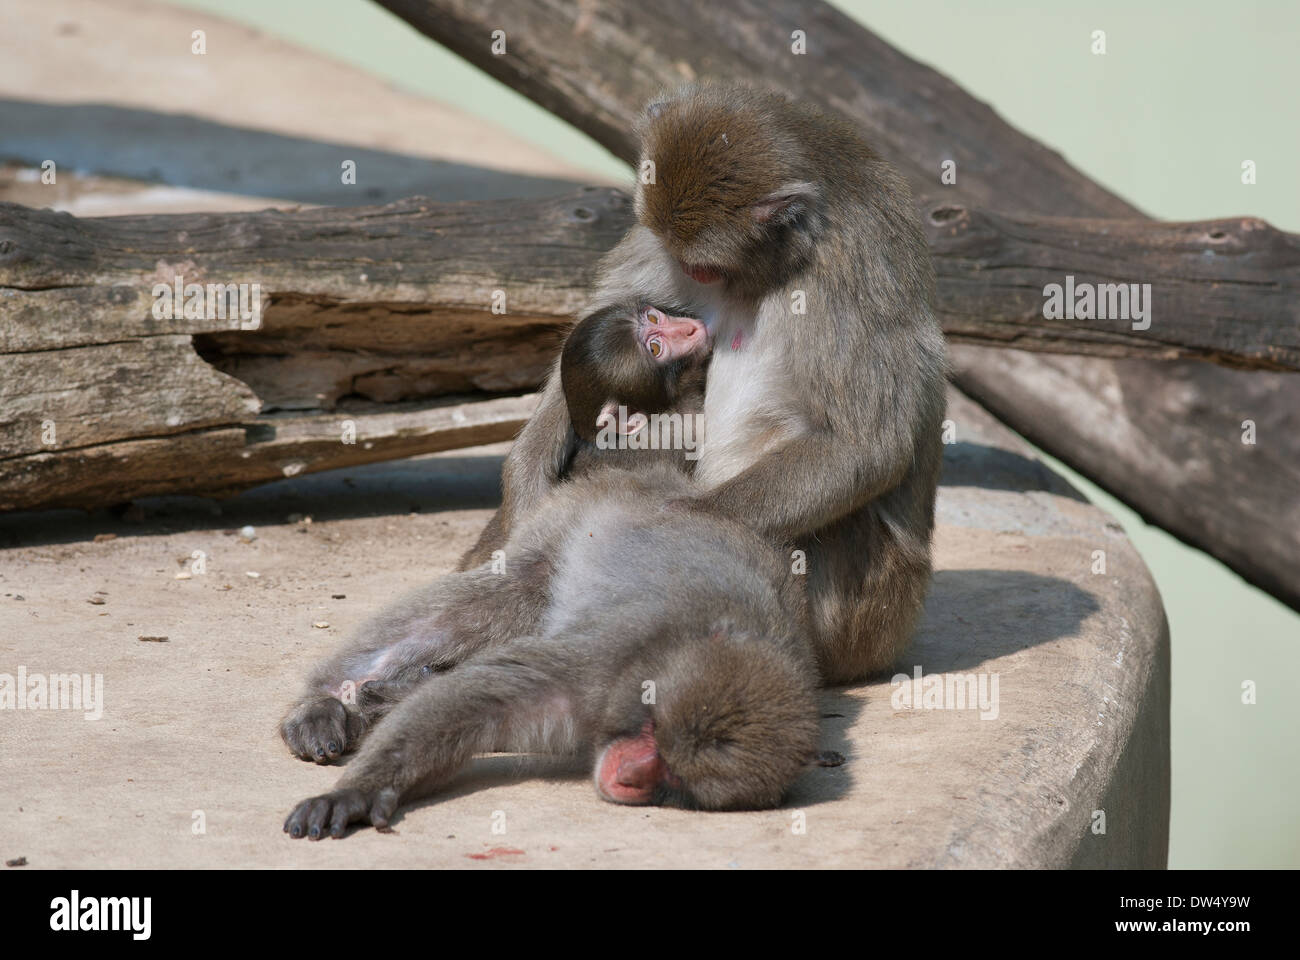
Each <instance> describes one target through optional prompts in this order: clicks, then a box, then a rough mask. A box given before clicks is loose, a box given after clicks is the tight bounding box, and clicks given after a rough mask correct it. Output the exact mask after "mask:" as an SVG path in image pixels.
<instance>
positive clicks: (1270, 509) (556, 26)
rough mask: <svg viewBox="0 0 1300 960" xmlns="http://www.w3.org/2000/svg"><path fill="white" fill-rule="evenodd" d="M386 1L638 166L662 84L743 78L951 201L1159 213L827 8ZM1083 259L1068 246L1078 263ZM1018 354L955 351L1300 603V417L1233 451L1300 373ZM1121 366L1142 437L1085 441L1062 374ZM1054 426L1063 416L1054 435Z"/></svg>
mask: <svg viewBox="0 0 1300 960" xmlns="http://www.w3.org/2000/svg"><path fill="white" fill-rule="evenodd" d="M378 2H380V3H381V4H382V5H383V6H385V7H387V8H388V9H389V10H391V11H393V12H394V13H396V14H397V15H398V16H401V17H403V18H404V19H406V20H407V21H408V22H409V23H411V24H412V25H413V26H415V28H416V29H418V30H421V31H422V32H424V33H425V34H427V35H429V36H430V37H433V38H434V39H435V40H438V41H439V42H441V43H443V44H444V45H446V46H447V47H449V48H451V49H452V50H454V51H456V52H457V53H459V54H460V55H461V56H463V57H465V58H466V59H467V60H469V61H471V62H472V63H475V64H477V65H478V66H480V67H481V68H482V69H484V70H485V71H487V72H488V73H490V74H491V75H493V76H495V77H497V78H498V79H500V80H502V81H504V82H505V83H507V84H509V85H510V86H512V87H514V88H515V89H516V90H519V91H520V92H522V93H524V94H526V95H528V96H530V97H532V99H534V100H536V101H537V102H538V103H540V104H541V105H542V106H544V107H546V108H547V109H549V110H550V111H551V112H553V113H555V114H557V115H559V116H561V117H563V118H565V119H566V120H568V121H569V122H570V123H573V124H574V125H575V126H577V127H578V128H580V129H582V130H585V131H586V132H587V133H589V134H591V135H592V136H593V137H594V138H595V139H596V140H598V141H599V142H601V143H603V144H604V145H605V146H607V147H609V149H610V150H612V151H613V152H614V153H615V154H617V155H618V156H621V157H623V158H624V159H625V160H628V161H629V162H632V161H633V160H634V159H635V158H634V156H633V153H634V142H633V139H632V136H631V125H630V120H631V118H632V117H633V116H635V114H636V112H637V111H638V110H639V109H640V107H641V106H642V104H643V103H644V102H645V101H646V100H647V99H648V98H649V97H651V96H653V95H655V94H656V93H657V92H658V91H659V89H660V88H662V87H665V86H671V85H674V84H676V83H678V82H680V81H682V80H684V79H692V78H696V77H733V78H743V79H749V80H755V81H760V82H764V83H767V84H769V85H771V86H774V87H778V88H783V89H785V90H787V91H789V92H790V93H792V94H794V95H796V96H799V97H801V98H803V99H806V100H809V101H812V102H814V103H817V104H820V105H821V106H823V107H825V108H828V109H832V110H837V111H839V112H840V113H842V114H844V115H845V116H847V117H849V118H851V119H853V120H855V121H856V122H857V123H859V124H860V125H861V126H862V128H863V130H864V132H865V133H866V134H867V136H868V138H869V139H870V140H871V141H872V143H874V144H875V145H876V146H877V148H878V149H879V150H880V152H881V153H882V154H884V155H885V156H887V157H888V158H889V159H890V160H891V162H893V163H894V164H895V165H896V166H897V167H898V168H899V169H900V170H901V171H902V172H903V173H904V174H906V175H907V177H908V178H909V180H910V181H911V183H912V189H913V191H914V192H915V193H916V194H917V196H918V197H922V198H924V197H926V196H931V197H934V196H938V195H942V197H943V200H944V202H946V203H950V204H962V205H968V206H971V207H981V208H984V209H989V210H1000V211H1014V212H1015V213H1016V214H1017V215H1025V216H1034V215H1041V216H1065V217H1119V218H1137V217H1140V216H1141V214H1140V212H1139V211H1138V210H1137V208H1136V207H1134V206H1132V205H1131V204H1129V203H1128V202H1126V201H1125V200H1123V199H1121V198H1120V197H1117V196H1115V195H1114V194H1112V193H1110V192H1109V191H1108V190H1106V189H1105V188H1104V187H1102V186H1101V185H1099V184H1096V183H1094V182H1093V181H1091V180H1090V179H1088V178H1087V177H1086V176H1084V175H1083V174H1082V173H1080V172H1079V171H1078V170H1076V169H1074V168H1073V167H1072V166H1070V165H1069V164H1068V163H1067V162H1066V161H1065V160H1064V159H1063V158H1062V157H1061V156H1060V155H1059V154H1057V153H1056V152H1054V151H1052V150H1050V149H1048V148H1047V147H1045V146H1043V145H1042V144H1039V143H1037V142H1036V141H1034V140H1033V139H1032V138H1030V137H1028V136H1026V135H1025V134H1023V133H1021V132H1020V131H1018V130H1016V129H1015V128H1013V127H1012V126H1011V125H1010V124H1008V123H1007V122H1006V121H1004V120H1003V119H1002V118H1001V117H999V116H998V115H997V114H996V113H994V112H993V111H992V110H991V109H990V108H989V107H988V106H987V105H986V104H984V103H981V102H980V101H978V100H976V99H975V98H974V97H972V96H970V94H968V93H966V92H965V91H964V90H962V89H961V88H960V87H959V86H957V84H955V83H953V82H952V81H951V80H949V79H948V78H947V77H944V76H943V75H942V74H939V73H937V72H936V71H934V70H932V69H931V68H929V67H927V66H925V65H924V64H921V63H918V62H917V61H915V60H913V59H911V58H910V57H908V56H906V55H904V54H903V53H901V52H899V51H897V50H895V49H893V48H892V47H891V46H889V44H887V43H885V42H884V41H883V40H882V39H880V38H879V37H877V36H875V35H874V34H872V33H871V32H870V31H869V30H866V29H864V28H863V27H862V26H860V25H859V24H858V23H857V22H855V21H854V20H852V19H851V18H849V17H847V16H845V15H844V14H842V13H840V12H839V11H838V10H835V9H834V8H833V7H831V6H829V5H828V4H825V3H819V2H804V0H731V2H728V3H710V4H697V3H693V2H691V0H663V2H660V3H654V4H646V3H641V2H639V0H602V2H601V3H600V4H598V5H596V4H588V3H585V2H581V0H548V2H547V3H545V4H519V3H512V2H509V0H472V2H471V0H378ZM497 29H501V30H504V31H505V32H506V38H507V53H506V55H504V56H496V55H493V53H492V52H491V47H490V45H491V42H492V31H493V30H497ZM795 30H801V31H803V32H804V35H805V37H806V43H807V53H806V55H796V54H794V53H793V50H792V33H793V31H795ZM947 160H952V161H954V162H955V164H956V172H957V182H956V184H953V185H950V186H949V185H943V184H942V183H941V182H940V173H941V170H942V164H943V163H944V162H945V161H947ZM1072 262H1073V261H1072V259H1071V256H1070V255H1068V254H1067V252H1066V251H1063V252H1062V267H1063V268H1064V269H1063V270H1062V273H1065V272H1068V270H1069V268H1070V267H1071V266H1072ZM1005 353H1006V351H994V350H987V349H984V348H980V347H973V346H969V345H964V344H957V345H954V348H953V357H954V361H955V367H956V371H957V373H956V382H957V384H958V386H960V387H961V388H962V389H963V390H964V391H966V392H967V393H969V394H970V395H972V396H974V397H976V398H977V399H979V400H980V401H981V402H983V403H984V404H985V405H986V406H988V407H989V408H990V409H991V410H993V411H994V412H995V413H996V414H997V415H998V416H999V417H1001V418H1002V420H1003V421H1004V422H1006V423H1007V424H1009V425H1011V426H1012V427H1014V428H1015V429H1017V430H1019V431H1020V432H1021V433H1023V434H1025V435H1026V436H1030V437H1033V438H1034V439H1035V441H1036V442H1038V443H1040V444H1041V445H1042V447H1043V448H1044V449H1045V450H1047V451H1048V452H1050V453H1052V454H1055V455H1056V456H1058V457H1060V458H1061V459H1062V460H1064V461H1065V462H1066V463H1069V464H1070V465H1071V466H1072V467H1074V468H1075V469H1077V470H1079V471H1080V472H1081V473H1083V474H1084V475H1086V476H1088V477H1091V478H1092V479H1093V480H1096V481H1097V482H1098V483H1100V484H1101V485H1102V486H1104V487H1106V488H1107V489H1108V490H1110V491H1111V492H1112V493H1114V494H1115V495H1116V496H1118V497H1120V498H1121V499H1123V500H1124V501H1125V502H1127V503H1128V504H1130V505H1131V506H1133V507H1134V508H1135V509H1136V510H1138V512H1139V513H1141V514H1142V515H1143V516H1144V517H1146V518H1147V519H1148V520H1150V521H1151V522H1153V523H1157V524H1159V525H1160V526H1162V527H1164V529H1166V530H1168V531H1169V532H1171V533H1173V534H1174V535H1175V536H1178V537H1180V538H1181V539H1183V540H1186V541H1187V542H1189V543H1191V544H1193V545H1194V546H1197V547H1199V548H1201V549H1203V550H1205V551H1206V552H1208V553H1210V554H1212V555H1213V556H1215V557H1218V558H1219V559H1220V560H1222V561H1224V562H1225V563H1227V564H1228V565H1229V566H1231V567H1232V568H1233V569H1234V570H1236V571H1237V572H1238V573H1240V574H1241V575H1242V576H1243V577H1245V578H1246V579H1247V580H1249V581H1251V582H1252V583H1254V584H1256V585H1257V586H1260V587H1262V588H1263V589H1265V590H1268V591H1270V592H1272V593H1273V594H1274V595H1275V596H1277V597H1279V598H1280V599H1282V600H1283V601H1284V602H1286V603H1288V604H1290V605H1291V606H1293V607H1295V608H1297V609H1300V562H1297V560H1298V559H1300V517H1297V516H1296V515H1295V512H1294V510H1293V505H1294V503H1295V490H1297V489H1300V430H1296V429H1289V430H1280V431H1276V432H1273V433H1271V434H1269V435H1268V436H1267V437H1266V438H1265V439H1262V440H1260V443H1261V444H1267V445H1268V447H1269V450H1270V453H1269V457H1268V459H1267V460H1263V458H1256V466H1257V467H1258V468H1259V469H1257V470H1256V471H1253V472H1252V473H1251V474H1250V475H1249V479H1248V487H1247V489H1246V491H1243V492H1241V493H1240V494H1238V493H1237V492H1236V488H1235V486H1234V485H1235V484H1236V483H1237V482H1238V477H1237V475H1236V473H1235V471H1229V470H1226V469H1224V466H1223V465H1224V464H1225V463H1228V462H1231V461H1230V457H1231V454H1229V453H1228V452H1227V450H1228V448H1227V447H1225V446H1224V445H1225V444H1230V443H1232V442H1237V441H1236V440H1235V438H1237V437H1239V435H1240V432H1241V426H1240V424H1241V421H1242V420H1244V419H1248V417H1247V416H1246V415H1245V414H1243V413H1242V412H1241V411H1242V410H1246V411H1249V412H1250V413H1252V414H1253V415H1254V418H1255V419H1261V418H1264V419H1267V418H1268V417H1269V414H1268V413H1267V411H1271V410H1272V409H1274V408H1280V409H1282V410H1285V411H1294V410H1298V409H1300V378H1297V377H1295V376H1292V375H1290V374H1273V373H1259V372H1253V371H1252V372H1246V371H1229V370H1223V369H1221V368H1219V367H1216V366H1211V365H1208V364H1200V365H1197V366H1194V367H1190V368H1188V367H1182V366H1176V367H1175V366H1170V365H1168V364H1165V363H1158V362H1143V363H1141V364H1139V365H1136V366H1134V365H1133V364H1132V363H1128V364H1126V365H1127V366H1128V367H1129V371H1126V372H1125V373H1124V375H1121V371H1119V370H1118V369H1116V368H1115V367H1114V366H1113V364H1114V362H1115V361H1111V360H1108V359H1098V358H1084V357H1053V358H1050V359H1048V358H1044V357H1041V356H1035V355H1024V356H1021V357H1017V358H1016V364H1017V367H1018V370H1019V371H1020V373H1021V379H1020V380H1019V381H1018V382H1013V381H1012V380H1011V379H1009V378H1008V376H1007V371H1006V369H1005V367H1006V365H1007V363H1009V362H1010V361H1009V360H1008V358H1007V357H1006V355H1005ZM1121 380H1122V381H1123V382H1126V383H1129V384H1130V385H1132V386H1134V387H1137V388H1138V389H1135V390H1133V391H1132V392H1129V393H1127V394H1126V393H1114V392H1112V393H1109V394H1107V395H1106V396H1104V397H1103V398H1101V401H1100V403H1098V404H1097V405H1093V406H1090V407H1089V409H1091V410H1093V411H1094V414H1093V415H1094V416H1095V417H1097V419H1098V420H1099V421H1100V422H1104V423H1112V424H1123V425H1124V429H1125V430H1126V431H1127V432H1128V435H1127V439H1126V441H1125V442H1124V443H1122V444H1118V445H1115V446H1109V447H1107V448H1105V449H1103V448H1100V447H1097V446H1096V445H1093V444H1090V443H1088V442H1086V441H1085V440H1084V439H1083V438H1084V437H1085V435H1087V434H1088V433H1089V432H1090V430H1091V429H1092V426H1093V425H1092V424H1090V423H1083V422H1081V421H1080V419H1079V418H1080V413H1079V410H1078V408H1075V407H1072V406H1071V405H1070V400H1069V399H1068V395H1069V393H1071V392H1072V391H1062V390H1060V389H1056V385H1058V384H1060V383H1061V382H1063V381H1069V382H1070V383H1072V384H1074V389H1076V390H1086V389H1087V385H1088V384H1090V383H1097V382H1118V381H1121ZM1162 397H1178V398H1179V403H1180V405H1181V406H1182V408H1183V409H1186V410H1188V411H1194V414H1193V415H1191V416H1189V419H1188V420H1187V421H1186V422H1182V423H1180V425H1179V429H1178V430H1176V431H1171V430H1170V429H1169V420H1168V417H1166V416H1165V415H1164V414H1163V413H1161V412H1160V411H1158V410H1157V409H1155V408H1154V406H1153V403H1154V402H1157V401H1158V400H1159V399H1160V398H1162ZM1045 421H1051V422H1053V423H1055V424H1057V425H1058V427H1057V429H1053V430H1051V431H1045V430H1041V429H1039V425H1040V424H1041V423H1043V422H1045ZM1211 451H1215V452H1217V453H1216V455H1210V453H1211ZM1261 461H1262V462H1261ZM1165 463H1193V464H1195V465H1196V470H1195V471H1194V472H1193V473H1194V475H1193V476H1192V477H1188V476H1184V477H1182V478H1181V479H1179V480H1176V481H1173V480H1171V474H1170V473H1169V472H1168V471H1165V470H1163V469H1161V466H1160V465H1161V464H1165ZM1209 515H1213V516H1214V522H1212V523H1211V522H1207V520H1206V519H1205V518H1206V517H1207V516H1209ZM1278 527H1282V528H1283V533H1284V536H1282V537H1281V538H1278V537H1277V536H1276V535H1277V533H1278Z"/></svg>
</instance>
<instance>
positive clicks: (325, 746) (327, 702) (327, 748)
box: [280, 697, 352, 763]
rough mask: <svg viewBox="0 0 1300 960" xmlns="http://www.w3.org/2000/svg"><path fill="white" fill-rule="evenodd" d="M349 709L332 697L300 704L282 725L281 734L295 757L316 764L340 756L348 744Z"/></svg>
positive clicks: (349, 741) (349, 740) (327, 761)
mask: <svg viewBox="0 0 1300 960" xmlns="http://www.w3.org/2000/svg"><path fill="white" fill-rule="evenodd" d="M348 719H349V718H348V711H347V708H346V707H345V706H343V704H342V703H341V702H339V701H338V700H335V699H334V698H333V697H321V698H320V699H317V700H310V701H308V702H306V703H302V704H299V705H298V707H297V708H296V709H294V710H293V711H292V712H291V713H290V714H289V716H287V717H285V718H284V720H283V722H281V724H280V736H281V737H282V738H283V739H284V742H285V744H286V745H288V747H289V749H290V750H292V751H293V753H294V755H295V756H298V757H301V758H302V759H304V760H312V761H314V762H316V763H329V762H330V761H331V760H336V759H338V757H339V756H341V755H342V754H343V753H344V752H345V751H346V750H347V749H348V747H349V745H350V743H351V740H352V738H351V737H350V736H349V732H350V731H349V723H348Z"/></svg>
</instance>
